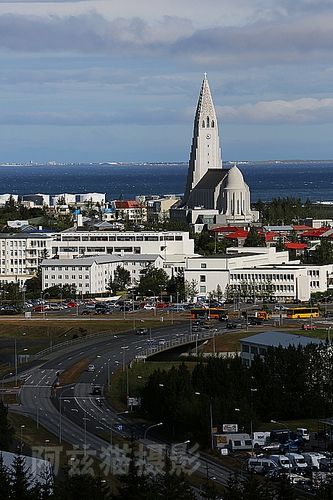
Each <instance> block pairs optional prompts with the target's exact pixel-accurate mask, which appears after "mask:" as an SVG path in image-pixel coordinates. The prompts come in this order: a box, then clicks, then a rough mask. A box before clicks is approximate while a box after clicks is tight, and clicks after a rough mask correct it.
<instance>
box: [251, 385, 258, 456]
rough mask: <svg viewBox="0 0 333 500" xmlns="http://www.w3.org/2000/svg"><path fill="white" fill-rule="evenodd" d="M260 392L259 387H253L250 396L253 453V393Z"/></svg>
mask: <svg viewBox="0 0 333 500" xmlns="http://www.w3.org/2000/svg"><path fill="white" fill-rule="evenodd" d="M254 392H258V389H256V388H254V387H251V389H250V396H251V408H250V411H251V421H250V436H251V443H252V455H253V393H254Z"/></svg>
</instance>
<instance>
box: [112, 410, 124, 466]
mask: <svg viewBox="0 0 333 500" xmlns="http://www.w3.org/2000/svg"><path fill="white" fill-rule="evenodd" d="M127 413H128V410H126V411H121V412H120V413H116V416H118V415H125V414H127ZM112 425H113V422H112V418H111V419H110V474H112V471H113V467H112V446H113V432H112Z"/></svg>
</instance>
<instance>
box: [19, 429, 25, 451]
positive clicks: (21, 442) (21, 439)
mask: <svg viewBox="0 0 333 500" xmlns="http://www.w3.org/2000/svg"><path fill="white" fill-rule="evenodd" d="M24 428H25V425H21V426H20V453H21V455H22V450H23V429H24Z"/></svg>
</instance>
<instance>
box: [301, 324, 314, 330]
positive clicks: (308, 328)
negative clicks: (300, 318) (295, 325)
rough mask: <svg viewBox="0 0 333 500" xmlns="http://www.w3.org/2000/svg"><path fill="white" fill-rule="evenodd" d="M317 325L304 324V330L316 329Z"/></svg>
mask: <svg viewBox="0 0 333 500" xmlns="http://www.w3.org/2000/svg"><path fill="white" fill-rule="evenodd" d="M315 329H316V327H315V326H314V325H302V330H315Z"/></svg>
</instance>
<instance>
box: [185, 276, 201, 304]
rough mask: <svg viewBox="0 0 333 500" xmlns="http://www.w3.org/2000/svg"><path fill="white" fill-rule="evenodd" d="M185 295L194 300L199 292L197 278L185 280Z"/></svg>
mask: <svg viewBox="0 0 333 500" xmlns="http://www.w3.org/2000/svg"><path fill="white" fill-rule="evenodd" d="M184 292H185V297H186V299H190V301H191V302H193V300H194V297H195V296H196V295H197V294H198V293H199V288H198V282H197V280H195V279H192V280H191V281H187V280H185V290H184Z"/></svg>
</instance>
